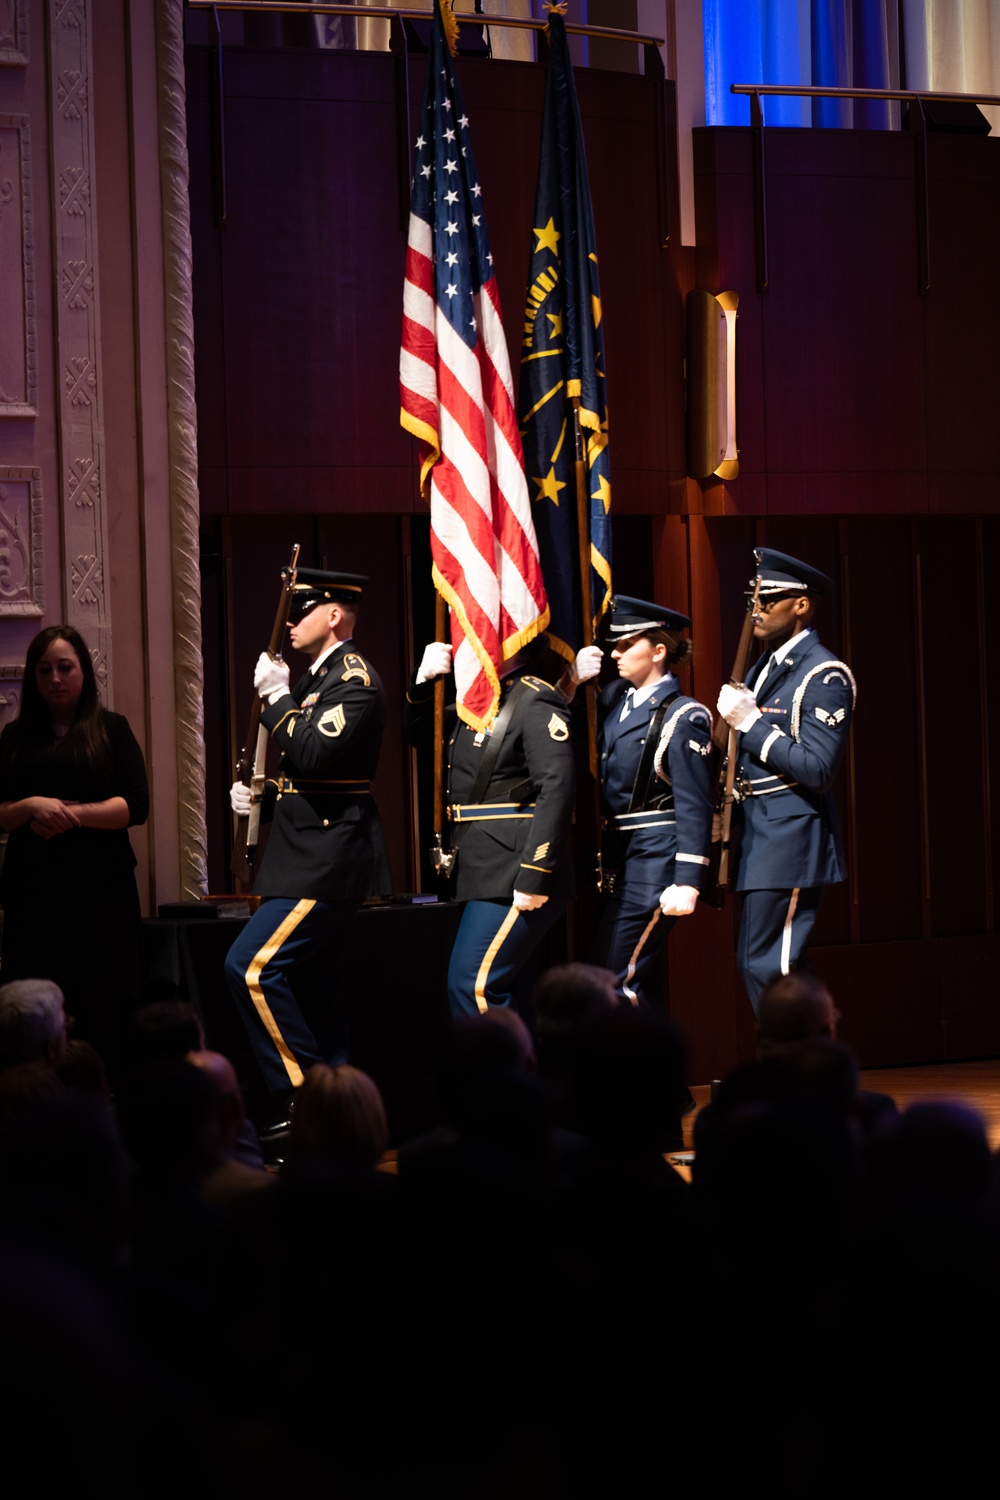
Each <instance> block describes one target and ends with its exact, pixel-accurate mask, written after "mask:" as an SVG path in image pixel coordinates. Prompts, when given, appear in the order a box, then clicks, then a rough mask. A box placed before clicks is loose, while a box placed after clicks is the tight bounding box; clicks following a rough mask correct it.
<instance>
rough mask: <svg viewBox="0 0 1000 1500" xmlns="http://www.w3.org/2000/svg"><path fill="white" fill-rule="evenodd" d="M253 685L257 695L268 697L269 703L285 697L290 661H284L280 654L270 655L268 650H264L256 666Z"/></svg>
mask: <svg viewBox="0 0 1000 1500" xmlns="http://www.w3.org/2000/svg"><path fill="white" fill-rule="evenodd" d="M253 685H254V687H255V688H256V689H257V696H258V697H259V698H266V699H267V701H268V703H273V702H274V700H275V699H276V698H282V697H284V695H285V693H287V692H288V663H287V662H286V661H282V659H281V657H280V656H269V655H268V653H267V652H266V651H262V652H261V653H260V655H259V656H258V658H257V665H256V667H255V668H254V674H253Z"/></svg>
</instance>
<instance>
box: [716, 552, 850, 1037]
mask: <svg viewBox="0 0 1000 1500" xmlns="http://www.w3.org/2000/svg"><path fill="white" fill-rule="evenodd" d="M755 556H756V558H757V565H758V569H759V574H760V593H759V601H758V606H757V609H756V611H755V614H754V632H753V633H754V638H755V640H757V641H759V642H760V644H761V647H762V654H761V656H760V658H759V659H758V661H757V662H756V663H755V664H754V666H753V667H752V668H751V670H750V671H749V672H748V674H747V681H746V685H745V686H739V687H734V686H732V685H727V686H725V687H723V689H722V691H721V692H720V694H719V703H718V709H719V713H720V714H721V715H722V717H723V718H724V719H725V720H726V722H727V723H728V724H729V725H730V726H731V727H732V728H734V729H736V730H738V731H739V736H740V741H739V761H738V768H737V782H736V794H737V797H738V798H739V810H740V818H739V822H740V832H741V840H740V844H739V847H738V851H737V856H736V874H735V880H734V884H733V888H734V890H737V891H742V892H743V893H744V895H743V915H742V919H741V922H740V935H739V945H738V949H737V962H738V964H739V968H740V972H741V974H742V975H743V980H744V983H745V984H746V987H747V993H748V994H749V996H750V1002H751V1004H752V1005H753V1008H754V1010H755V1011H756V1009H757V1000H758V997H759V995H760V993H761V991H762V990H763V989H764V988H765V986H766V985H767V984H769V983H770V981H771V980H772V979H775V978H777V976H778V975H779V974H788V973H790V972H791V971H792V970H794V969H796V968H800V969H801V968H807V967H808V964H807V961H806V958H805V950H806V945H807V943H808V941H809V934H810V933H811V931H812V928H813V924H814V922H815V920H816V911H817V908H818V906H819V898H820V893H821V891H822V888H823V886H825V885H832V884H834V883H835V882H836V881H838V880H843V879H844V877H845V874H846V869H845V865H844V853H843V849H842V847H841V842H840V830H839V827H838V823H837V811H836V807H835V805H834V801H833V794H832V792H831V790H830V787H831V784H832V782H833V779H834V777H835V776H836V774H837V771H838V770H839V769H840V764H841V761H842V760H843V758H844V752H845V751H846V749H847V741H848V736H849V733H850V728H851V715H852V713H853V711H854V703H855V699H856V697H857V688H856V685H855V681H854V677H853V675H852V673H851V669H850V668H849V667H848V666H847V665H846V664H845V663H844V662H842V661H838V660H837V659H836V658H835V657H834V656H833V655H832V653H831V652H830V651H828V650H827V648H826V647H825V646H824V645H822V644H821V642H820V641H819V638H818V637H817V635H816V632H815V631H814V630H813V629H812V619H813V615H814V613H815V609H816V602H817V600H818V599H819V598H821V597H822V596H823V595H824V594H825V593H826V592H827V590H828V589H829V588H830V587H831V582H830V579H829V578H827V577H826V575H825V574H824V573H820V572H818V571H817V569H816V568H811V567H809V566H808V564H806V563H803V562H799V561H798V560H797V559H796V558H794V557H787V556H786V555H785V554H784V553H782V552H775V551H773V550H771V549H770V548H766V547H762V548H758V549H757V551H756V554H755ZM756 582H757V580H756V578H755V579H753V580H751V584H750V587H749V589H748V590H747V608H748V609H752V608H753V596H754V590H755V586H756Z"/></svg>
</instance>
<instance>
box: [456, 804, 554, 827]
mask: <svg viewBox="0 0 1000 1500" xmlns="http://www.w3.org/2000/svg"><path fill="white" fill-rule="evenodd" d="M534 806H535V804H534V803H533V802H452V803H449V806H448V821H449V822H450V823H483V822H494V821H496V820H497V819H499V818H530V817H532V816H533V813H532V809H533V807H534Z"/></svg>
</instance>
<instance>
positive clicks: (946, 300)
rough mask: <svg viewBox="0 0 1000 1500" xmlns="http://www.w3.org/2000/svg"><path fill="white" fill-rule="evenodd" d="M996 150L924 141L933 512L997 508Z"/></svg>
mask: <svg viewBox="0 0 1000 1500" xmlns="http://www.w3.org/2000/svg"><path fill="white" fill-rule="evenodd" d="M998 146H1000V143H998V142H997V141H996V140H994V139H993V138H987V139H982V140H981V139H975V138H973V139H971V140H967V139H964V138H958V137H954V136H934V137H931V138H930V140H929V142H928V173H929V187H928V192H929V199H930V210H931V236H932V238H931V292H930V296H928V297H927V298H926V330H927V331H926V360H927V455H928V466H929V469H930V471H931V474H932V476H933V478H934V480H935V484H934V489H933V491H932V497H933V498H932V508H934V509H937V510H944V511H955V510H965V511H973V512H979V513H983V512H987V511H996V510H998V509H1000V473H998V471H997V466H996V463H995V462H994V461H993V458H992V454H991V451H990V450H991V448H992V438H993V432H994V428H995V425H996V412H997V408H998V405H1000V365H998V362H997V358H996V351H997V345H998V342H1000V308H998V306H997V303H996V298H994V297H993V296H991V295H989V294H988V293H987V292H986V288H987V287H988V286H989V285H990V284H991V280H992V275H993V266H994V262H995V258H996V257H995V252H996V246H997V243H998V240H1000V150H998Z"/></svg>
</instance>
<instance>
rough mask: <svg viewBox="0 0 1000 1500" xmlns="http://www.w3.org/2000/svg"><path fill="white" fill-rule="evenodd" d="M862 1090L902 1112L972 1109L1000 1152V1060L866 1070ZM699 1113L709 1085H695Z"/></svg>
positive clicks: (687, 1124)
mask: <svg viewBox="0 0 1000 1500" xmlns="http://www.w3.org/2000/svg"><path fill="white" fill-rule="evenodd" d="M861 1086H862V1087H863V1088H866V1089H872V1090H874V1091H875V1092H876V1093H880V1094H889V1095H891V1096H892V1098H893V1099H895V1101H896V1103H897V1105H898V1106H899V1108H900V1109H901V1110H903V1109H906V1108H907V1107H908V1106H909V1105H911V1104H917V1103H924V1102H926V1101H928V1100H933V1101H936V1102H940V1101H947V1102H953V1103H957V1104H965V1105H968V1106H969V1108H970V1109H974V1110H976V1112H977V1113H978V1114H980V1115H981V1116H982V1118H983V1123H984V1124H985V1126H986V1133H987V1136H988V1138H989V1142H990V1147H991V1149H992V1150H994V1151H996V1150H997V1149H998V1148H1000V1058H982V1059H979V1060H977V1061H975V1062H961V1063H954V1062H949V1063H925V1064H924V1065H923V1066H921V1067H900V1068H866V1069H864V1070H863V1071H862V1073H861ZM691 1092H692V1094H693V1095H694V1098H695V1103H696V1105H697V1107H698V1110H700V1109H701V1108H702V1106H703V1105H705V1104H707V1103H708V1097H709V1085H708V1084H707V1083H706V1084H692V1086H691ZM696 1118H697V1110H692V1112H691V1113H690V1114H689V1115H688V1116H687V1118H686V1119H685V1121H684V1145H685V1147H686V1149H687V1150H690V1149H691V1141H692V1135H693V1132H694V1122H695V1119H696Z"/></svg>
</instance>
